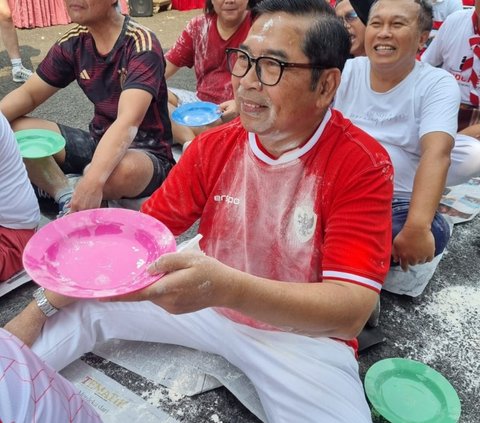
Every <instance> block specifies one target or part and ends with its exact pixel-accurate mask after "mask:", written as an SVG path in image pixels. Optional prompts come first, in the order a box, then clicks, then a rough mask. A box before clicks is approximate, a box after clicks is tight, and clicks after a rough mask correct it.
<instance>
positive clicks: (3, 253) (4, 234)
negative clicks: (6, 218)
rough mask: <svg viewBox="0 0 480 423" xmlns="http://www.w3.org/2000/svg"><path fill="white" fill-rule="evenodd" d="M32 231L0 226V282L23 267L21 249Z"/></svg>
mask: <svg viewBox="0 0 480 423" xmlns="http://www.w3.org/2000/svg"><path fill="white" fill-rule="evenodd" d="M34 233H35V230H34V229H9V228H4V227H3V226H0V282H4V281H6V280H7V279H9V278H10V277H12V276H13V275H14V274H15V273H17V272H19V271H20V270H22V269H23V264H22V254H23V249H24V248H25V245H26V244H27V242H28V240H29V239H30V238H31V237H32V235H33V234H34Z"/></svg>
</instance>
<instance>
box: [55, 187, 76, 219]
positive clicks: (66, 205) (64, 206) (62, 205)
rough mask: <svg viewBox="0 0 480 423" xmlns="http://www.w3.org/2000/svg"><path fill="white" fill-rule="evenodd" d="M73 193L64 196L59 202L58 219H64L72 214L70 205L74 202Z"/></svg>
mask: <svg viewBox="0 0 480 423" xmlns="http://www.w3.org/2000/svg"><path fill="white" fill-rule="evenodd" d="M72 196H73V191H72V192H68V193H66V194H64V195H63V196H62V197H60V199H59V200H58V214H57V219H58V218H59V217H63V216H65V215H66V214H68V213H70V203H71V202H72Z"/></svg>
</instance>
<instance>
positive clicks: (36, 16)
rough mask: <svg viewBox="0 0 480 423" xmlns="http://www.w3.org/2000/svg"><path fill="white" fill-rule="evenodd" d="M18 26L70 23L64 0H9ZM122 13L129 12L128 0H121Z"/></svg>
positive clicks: (31, 26)
mask: <svg viewBox="0 0 480 423" xmlns="http://www.w3.org/2000/svg"><path fill="white" fill-rule="evenodd" d="M8 2H9V4H10V9H11V11H12V18H13V23H14V25H15V26H16V27H17V28H37V27H40V28H42V27H46V26H53V25H66V24H68V23H70V22H71V21H70V16H68V12H67V8H66V7H65V3H64V1H63V0H8ZM120 7H121V10H122V13H124V14H128V5H127V0H120Z"/></svg>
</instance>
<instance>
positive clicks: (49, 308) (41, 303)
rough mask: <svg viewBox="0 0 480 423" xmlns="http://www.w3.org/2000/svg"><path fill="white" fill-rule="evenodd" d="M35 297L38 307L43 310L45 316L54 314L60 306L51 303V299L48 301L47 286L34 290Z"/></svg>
mask: <svg viewBox="0 0 480 423" xmlns="http://www.w3.org/2000/svg"><path fill="white" fill-rule="evenodd" d="M33 298H35V301H36V302H37V306H38V308H39V309H40V310H42V313H43V314H45V316H47V317H50V316H53V315H54V314H55V313H56V312H57V311H58V308H56V307H54V306H53V305H52V304H50V301H48V299H47V297H46V296H45V288H38V289H36V290H35V291H33Z"/></svg>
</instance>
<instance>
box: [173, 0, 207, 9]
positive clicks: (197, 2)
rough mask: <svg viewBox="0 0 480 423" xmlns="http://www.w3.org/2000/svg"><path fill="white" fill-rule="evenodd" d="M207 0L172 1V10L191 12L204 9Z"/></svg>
mask: <svg viewBox="0 0 480 423" xmlns="http://www.w3.org/2000/svg"><path fill="white" fill-rule="evenodd" d="M204 6H205V0H172V9H176V10H191V9H203V7H204Z"/></svg>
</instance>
